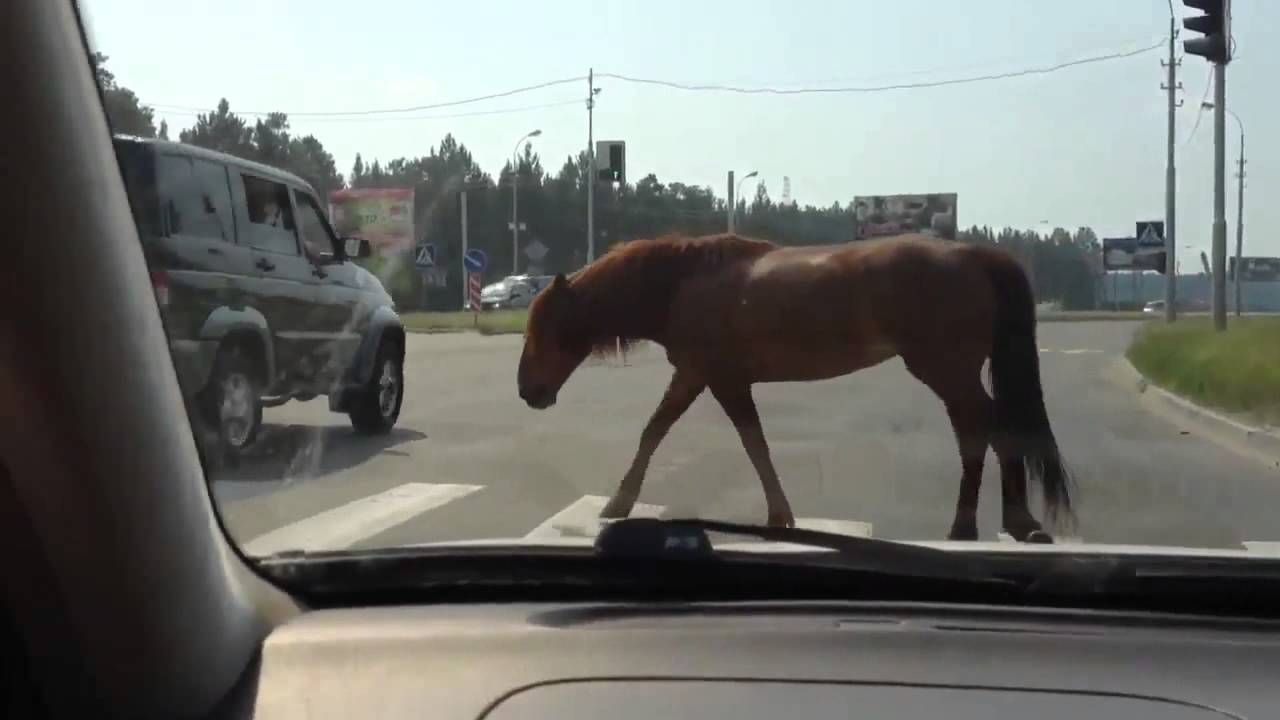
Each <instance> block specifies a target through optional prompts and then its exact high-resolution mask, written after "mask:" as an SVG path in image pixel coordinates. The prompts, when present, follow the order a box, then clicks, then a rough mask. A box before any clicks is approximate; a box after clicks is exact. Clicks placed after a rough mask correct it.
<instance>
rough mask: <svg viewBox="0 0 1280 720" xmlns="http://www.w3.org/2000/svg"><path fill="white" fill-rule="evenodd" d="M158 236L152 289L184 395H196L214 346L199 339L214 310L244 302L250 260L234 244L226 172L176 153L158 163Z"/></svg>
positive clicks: (162, 154)
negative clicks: (175, 362) (167, 335)
mask: <svg viewBox="0 0 1280 720" xmlns="http://www.w3.org/2000/svg"><path fill="white" fill-rule="evenodd" d="M155 173H156V197H157V201H158V203H159V209H160V212H159V218H158V220H159V226H158V227H157V228H156V230H157V234H158V235H159V237H156V238H153V239H151V240H150V241H149V242H147V243H146V244H147V245H149V246H150V248H149V254H150V257H149V258H148V261H149V264H150V267H151V271H152V272H151V274H152V284H153V286H154V287H155V288H156V294H157V301H158V302H159V304H160V308H161V313H162V315H163V317H164V319H165V328H166V330H167V331H168V334H169V337H170V342H171V345H172V348H173V352H174V357H175V359H177V361H178V362H177V365H178V366H179V372H178V376H179V379H180V380H181V381H182V383H183V385H184V391H186V392H195V391H196V390H199V389H200V387H201V386H203V383H204V381H205V379H206V377H205V376H206V375H207V372H208V370H209V369H210V365H211V361H212V356H213V353H214V352H216V347H205V346H206V345H209V344H211V343H212V344H215V345H216V343H214V341H206V340H205V339H204V338H202V337H201V329H202V328H203V327H204V325H205V322H206V320H208V318H209V316H210V315H211V314H212V313H213V312H214V311H215V310H217V309H218V308H220V307H224V306H233V307H234V306H237V305H239V304H242V303H243V302H244V299H245V296H246V294H247V293H248V290H249V283H250V280H251V278H252V274H253V269H252V268H253V265H252V258H251V253H250V252H249V250H248V249H247V248H245V247H243V246H241V245H237V244H236V224H235V219H234V213H233V211H232V201H231V189H230V185H229V184H228V177H227V171H226V169H225V168H224V167H223V166H221V165H219V164H217V163H213V162H209V161H207V160H202V159H198V158H192V157H190V156H187V155H183V154H179V153H167V152H159V153H157V154H156V156H155Z"/></svg>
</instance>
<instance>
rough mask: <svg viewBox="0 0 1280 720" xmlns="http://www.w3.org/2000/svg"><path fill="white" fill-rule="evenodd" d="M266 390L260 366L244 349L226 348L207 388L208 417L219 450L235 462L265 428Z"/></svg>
mask: <svg viewBox="0 0 1280 720" xmlns="http://www.w3.org/2000/svg"><path fill="white" fill-rule="evenodd" d="M261 395H262V390H261V382H260V381H259V379H258V367H257V365H256V364H255V363H254V362H253V361H252V360H251V359H250V357H249V356H248V354H247V353H246V352H245V350H244V349H243V348H241V347H240V346H237V345H229V346H223V347H222V348H220V349H219V350H218V357H217V358H216V359H215V360H214V363H213V373H212V374H211V375H210V376H209V384H208V386H206V388H205V417H206V418H207V420H208V422H209V423H210V424H211V425H212V427H213V428H214V430H216V432H217V436H218V448H219V450H220V451H221V453H222V454H223V456H224V457H225V458H226V459H228V460H231V461H232V462H234V461H235V460H237V459H239V457H240V456H241V455H243V454H244V452H245V450H246V449H247V448H248V447H249V446H250V445H251V444H253V441H254V440H255V439H256V438H257V436H258V432H259V431H260V430H261V429H262V397H261Z"/></svg>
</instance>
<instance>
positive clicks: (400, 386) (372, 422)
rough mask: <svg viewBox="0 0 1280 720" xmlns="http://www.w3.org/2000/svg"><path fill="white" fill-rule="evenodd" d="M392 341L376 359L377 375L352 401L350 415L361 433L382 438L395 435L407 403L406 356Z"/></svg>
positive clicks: (381, 348) (387, 340)
mask: <svg viewBox="0 0 1280 720" xmlns="http://www.w3.org/2000/svg"><path fill="white" fill-rule="evenodd" d="M398 350H399V347H398V346H397V345H396V342H395V340H394V339H392V338H383V339H382V342H381V343H380V344H379V345H378V354H377V357H376V358H375V359H374V365H373V375H372V376H370V378H369V381H368V382H366V383H365V384H364V385H363V386H362V387H361V388H360V389H359V390H357V391H356V392H355V394H354V396H353V397H352V398H351V410H350V411H349V412H348V413H347V415H348V416H349V417H350V418H351V425H352V427H354V428H355V429H356V430H357V431H359V432H362V433H367V434H370V435H381V434H384V433H388V432H390V431H391V428H392V427H394V426H395V424H396V420H397V419H398V418H399V417H400V405H401V403H403V402H404V360H403V354H402V353H400V352H398Z"/></svg>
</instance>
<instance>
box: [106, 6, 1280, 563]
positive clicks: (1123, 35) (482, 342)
mask: <svg viewBox="0 0 1280 720" xmlns="http://www.w3.org/2000/svg"><path fill="white" fill-rule="evenodd" d="M82 5H83V10H84V13H85V20H86V29H87V32H88V36H89V39H90V45H91V52H92V55H91V57H90V58H88V62H90V63H91V64H92V67H93V69H94V71H95V72H96V75H97V80H98V82H99V84H100V86H101V91H102V96H103V101H104V106H105V109H106V115H107V119H108V121H109V123H110V126H111V130H112V132H113V134H114V142H115V149H116V154H117V158H118V160H119V162H120V166H121V178H122V181H123V183H124V186H125V188H126V189H127V190H128V195H129V200H130V203H131V206H132V210H133V213H134V216H135V218H136V220H137V226H138V243H139V248H140V251H141V252H142V253H143V255H144V256H145V258H146V260H147V263H148V265H149V268H150V278H149V279H150V282H151V283H152V285H153V289H154V291H155V297H156V303H157V307H158V308H159V309H160V311H161V314H162V317H163V319H164V322H165V326H166V329H167V331H168V336H169V347H170V352H171V356H172V359H173V363H174V367H175V369H176V371H177V376H178V379H179V382H180V384H181V386H182V389H183V391H184V393H185V394H186V397H187V410H188V413H187V415H188V417H187V418H186V421H187V422H189V423H190V426H191V429H192V432H193V435H194V436H195V438H196V440H197V443H198V446H199V448H200V450H201V455H202V458H203V460H204V464H205V472H206V475H207V478H208V482H209V487H210V491H211V494H212V497H213V498H214V500H215V504H216V507H217V511H218V512H219V513H220V515H221V517H222V519H223V521H224V527H225V528H226V529H227V531H228V532H229V533H230V535H231V537H232V539H233V540H234V541H235V542H236V543H237V544H238V545H239V546H240V547H241V548H242V549H243V550H244V551H245V553H246V554H248V555H250V556H266V555H270V554H273V553H280V552H285V551H293V550H302V551H349V552H359V551H361V550H367V549H370V548H383V547H399V546H406V545H422V544H432V543H434V544H446V545H447V544H449V543H462V542H464V541H467V542H472V541H491V542H494V543H502V544H507V545H510V546H511V548H512V552H519V548H520V546H521V545H526V546H527V545H528V544H530V543H536V542H547V541H557V542H565V543H572V542H579V541H582V542H588V541H590V540H591V539H592V538H594V537H596V535H597V533H598V532H599V530H600V527H601V523H602V522H603V521H605V520H608V519H613V518H620V517H660V518H703V519H712V520H725V521H735V522H746V523H755V524H769V525H774V526H780V527H785V526H796V527H801V528H810V529H819V530H826V531H831V532H836V533H842V534H847V535H862V536H871V537H874V538H883V539H889V540H900V541H910V542H928V543H938V544H947V543H949V544H947V547H948V548H950V549H953V550H956V551H964V550H965V549H967V548H973V547H977V545H976V544H975V541H978V542H989V543H1002V544H1005V545H1007V546H1009V547H1011V548H1012V547H1015V546H1020V545H1021V544H1026V543H1032V544H1038V545H1044V544H1046V543H1048V542H1049V541H1053V542H1054V543H1055V544H1054V547H1056V548H1058V549H1060V550H1062V551H1064V552H1086V551H1088V550H1089V549H1090V548H1095V547H1099V546H1104V545H1131V546H1163V547H1172V548H1185V549H1187V551H1188V552H1190V550H1191V549H1201V550H1203V549H1216V550H1223V551H1228V550H1230V551H1243V550H1245V549H1250V550H1258V549H1265V548H1268V547H1275V546H1274V545H1268V544H1267V543H1275V542H1280V523H1278V522H1277V521H1276V509H1277V508H1278V507H1280V432H1276V431H1273V430H1272V429H1271V425H1272V424H1274V423H1276V422H1277V421H1280V317H1277V316H1276V315H1275V313H1280V274H1277V273H1278V270H1280V239H1277V238H1276V237H1275V236H1274V234H1273V233H1271V232H1270V229H1271V228H1274V227H1277V226H1280V209H1278V208H1280V206H1277V205H1275V204H1273V203H1268V202H1264V201H1262V200H1256V201H1255V200H1251V199H1250V198H1252V197H1257V198H1265V197H1269V196H1270V190H1272V189H1274V188H1273V187H1272V185H1273V184H1275V183H1278V182H1280V176H1278V175H1277V174H1276V173H1275V172H1274V170H1273V168H1274V164H1273V163H1272V162H1271V159H1272V158H1275V157H1277V153H1278V152H1280V148H1278V147H1277V144H1276V141H1275V140H1274V139H1272V138H1271V137H1270V134H1269V133H1266V132H1262V133H1258V134H1257V139H1250V141H1249V145H1248V153H1247V154H1246V150H1245V145H1244V139H1245V129H1246V128H1247V127H1250V126H1255V127H1265V126H1266V124H1267V123H1269V122H1270V118H1273V117H1274V116H1275V113H1276V111H1277V110H1278V109H1280V106H1278V105H1277V104H1276V103H1277V100H1275V93H1274V92H1273V91H1272V90H1271V88H1272V85H1273V78H1274V76H1275V74H1276V73H1277V72H1278V71H1280V49H1276V48H1275V47H1274V46H1273V44H1271V43H1268V42H1267V41H1266V32H1267V30H1268V29H1270V28H1275V27H1277V22H1276V21H1277V20H1278V19H1280V5H1277V4H1274V3H1270V2H1252V3H1248V2H1241V3H1237V4H1236V5H1238V7H1237V9H1236V11H1235V16H1234V17H1233V19H1232V21H1231V24H1230V38H1229V42H1225V43H1219V45H1221V46H1224V47H1228V49H1229V50H1231V51H1232V52H1233V53H1235V54H1234V55H1232V57H1231V62H1230V64H1229V65H1227V66H1225V67H1226V68H1228V69H1229V72H1230V76H1231V83H1230V86H1229V93H1230V94H1229V96H1227V95H1226V94H1224V93H1225V92H1227V91H1226V90H1225V89H1220V88H1219V87H1218V86H1217V85H1215V82H1214V74H1213V68H1215V67H1218V66H1216V65H1214V64H1212V63H1210V62H1209V61H1208V59H1207V58H1206V54H1208V55H1210V56H1214V53H1216V52H1218V50H1215V49H1214V48H1215V47H1217V46H1215V45H1214V44H1213V40H1212V38H1210V40H1209V41H1206V42H1203V43H1202V42H1198V41H1197V39H1198V38H1201V37H1202V36H1201V34H1200V33H1199V32H1197V31H1195V30H1192V29H1185V28H1184V27H1183V18H1184V17H1191V16H1194V15H1196V14H1197V13H1198V12H1199V11H1198V10H1195V9H1193V8H1190V7H1187V6H1186V5H1185V4H1184V3H1170V2H1168V0H1137V1H1133V2H1124V3H1120V2H1103V1H1098V2H1089V3H1047V4H1046V3H1027V2H1023V1H1021V0H993V1H992V2H985V3H963V4H947V3H934V2H899V3H867V2H859V3H845V4H840V3H829V2H805V3H799V4H792V5H788V6H787V7H786V8H785V10H784V9H783V7H782V6H781V5H777V6H773V5H766V4H757V3H747V4H742V3H723V2H708V3H695V4H688V3H578V4H574V5H573V6H572V7H570V6H568V5H560V4H553V5H552V6H548V7H538V8H534V7H532V6H528V5H522V4H515V3H498V4H497V5H496V6H495V5H493V4H486V5H482V6H473V5H469V4H466V3H462V4H458V3H453V4H413V3H408V4H406V3H372V4H366V5H361V6H358V7H357V6H353V5H351V4H349V3H334V2H326V1H324V0H321V1H319V2H311V3H307V4H305V5H304V4H296V3H260V2H249V1H248V0H225V1H224V2H219V3H214V4H209V5H177V4H173V3H147V2H142V1H141V0H115V1H114V2H106V1H105V0H84V1H83V3H82ZM1171 28H1173V29H1175V30H1176V31H1177V32H1178V36H1177V38H1176V40H1171V38H1170V31H1171ZM1184 41H1185V42H1186V43H1187V44H1186V45H1184ZM1193 41H1194V42H1193ZM1170 53H1172V54H1173V55H1174V56H1176V57H1175V62H1174V64H1173V65H1172V66H1169V64H1168V63H1169V59H1170ZM1214 57H1216V56H1214ZM1162 63H1163V64H1164V65H1163V66H1162ZM1223 72H1226V71H1223ZM1162 87H1164V88H1165V89H1164V90H1162V89H1161V88H1162ZM1226 87H1227V86H1225V85H1223V86H1222V88H1226ZM1215 140H1217V141H1218V142H1220V143H1221V147H1220V148H1219V152H1218V153H1216V154H1215ZM1215 158H1217V159H1218V161H1219V162H1221V163H1222V167H1221V170H1220V171H1219V172H1218V173H1215V168H1214V162H1215ZM1255 158H1256V159H1255ZM1215 175H1216V178H1217V180H1216V181H1215ZM1242 175H1243V177H1242ZM1245 178H1247V181H1246V180H1245ZM1215 182H1217V187H1215ZM1215 191H1216V192H1215ZM1215 219H1216V220H1218V221H1219V222H1218V223H1216V224H1215ZM1237 269H1239V272H1237ZM491 286H493V287H500V288H503V289H512V288H516V287H519V288H521V291H520V292H511V293H506V294H505V295H501V296H500V297H499V296H495V295H494V294H493V293H492V292H491V293H488V294H484V296H483V301H482V291H483V290H484V289H485V288H486V287H491ZM760 542H761V543H762V544H768V543H767V542H765V541H760Z"/></svg>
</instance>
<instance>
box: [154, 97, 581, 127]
mask: <svg viewBox="0 0 1280 720" xmlns="http://www.w3.org/2000/svg"><path fill="white" fill-rule="evenodd" d="M581 104H582V101H581V100H579V99H577V98H575V99H573V100H561V101H559V102H552V103H541V104H538V105H521V106H519V107H509V108H495V109H493V110H471V111H467V112H459V113H442V114H438V115H395V116H390V117H388V116H376V117H367V116H364V117H362V116H356V117H319V118H309V119H307V122H308V123H342V122H386V121H396V120H410V121H412V120H447V119H451V118H464V117H476V116H479V115H505V114H508V113H517V112H527V111H530V110H545V109H547V108H556V107H566V106H568V105H581ZM151 107H155V108H161V109H163V108H166V107H172V106H166V105H159V104H152V105H151ZM165 112H166V113H167V114H173V115H186V116H191V117H194V116H197V115H203V114H205V113H210V112H213V110H212V109H210V108H191V109H190V110H167V111H165ZM232 112H234V113H235V114H236V115H251V116H254V117H266V116H267V115H270V114H271V113H257V112H240V111H239V110H234V111H232ZM284 114H286V115H288V116H289V119H290V120H292V119H293V117H294V116H293V114H292V113H284Z"/></svg>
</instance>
